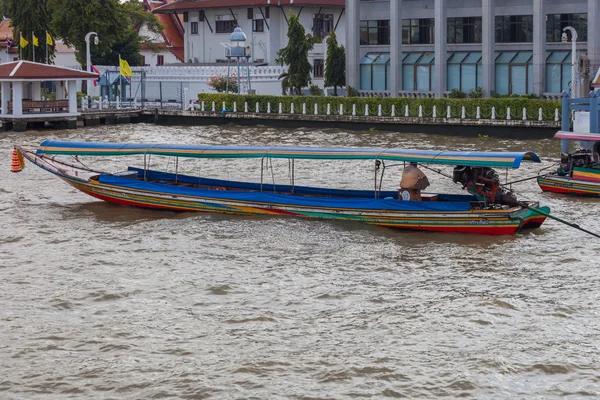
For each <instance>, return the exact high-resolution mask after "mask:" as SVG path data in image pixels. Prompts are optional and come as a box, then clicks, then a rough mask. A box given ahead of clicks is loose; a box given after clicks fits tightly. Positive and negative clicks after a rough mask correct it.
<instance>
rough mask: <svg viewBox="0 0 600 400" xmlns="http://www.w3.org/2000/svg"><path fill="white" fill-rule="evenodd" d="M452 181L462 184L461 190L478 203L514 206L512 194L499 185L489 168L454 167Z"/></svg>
mask: <svg viewBox="0 0 600 400" xmlns="http://www.w3.org/2000/svg"><path fill="white" fill-rule="evenodd" d="M452 180H453V181H454V182H455V183H462V185H463V189H467V191H468V192H469V193H471V194H472V195H474V196H475V197H476V198H477V200H478V201H481V202H483V203H485V204H486V205H490V204H501V205H508V206H514V205H516V204H518V203H517V199H516V197H515V195H514V194H513V193H512V192H508V191H506V190H505V189H504V188H503V187H502V186H501V185H500V177H499V176H498V173H497V172H496V171H495V170H494V169H492V168H489V167H467V166H462V165H459V166H456V167H454V171H453V175H452Z"/></svg>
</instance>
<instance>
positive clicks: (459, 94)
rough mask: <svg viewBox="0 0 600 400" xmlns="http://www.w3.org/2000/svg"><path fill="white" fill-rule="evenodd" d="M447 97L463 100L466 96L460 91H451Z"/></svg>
mask: <svg viewBox="0 0 600 400" xmlns="http://www.w3.org/2000/svg"><path fill="white" fill-rule="evenodd" d="M448 97H449V98H451V99H464V98H465V97H467V95H466V94H465V92H463V91H462V90H460V89H452V91H451V92H450V94H449V95H448Z"/></svg>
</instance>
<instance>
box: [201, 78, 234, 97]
mask: <svg viewBox="0 0 600 400" xmlns="http://www.w3.org/2000/svg"><path fill="white" fill-rule="evenodd" d="M208 86H210V87H212V88H213V89H214V90H216V91H217V92H219V93H223V92H225V91H227V89H229V92H230V93H237V92H238V79H237V76H236V75H231V76H230V77H229V85H228V84H227V77H226V76H225V75H217V76H212V77H211V78H210V80H209V81H208Z"/></svg>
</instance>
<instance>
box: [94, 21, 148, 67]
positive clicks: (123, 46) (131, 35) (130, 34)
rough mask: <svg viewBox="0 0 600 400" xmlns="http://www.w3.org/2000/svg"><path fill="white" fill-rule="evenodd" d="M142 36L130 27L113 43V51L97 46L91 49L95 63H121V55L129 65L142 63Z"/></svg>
mask: <svg viewBox="0 0 600 400" xmlns="http://www.w3.org/2000/svg"><path fill="white" fill-rule="evenodd" d="M140 41H141V38H140V35H138V33H137V32H136V31H135V30H133V29H131V28H130V29H128V30H127V31H126V33H125V34H124V36H123V37H122V38H120V39H119V40H118V41H117V42H115V43H114V44H113V45H112V48H111V51H109V52H104V53H103V52H101V50H100V49H98V48H97V47H95V46H92V48H91V50H90V56H91V59H92V60H93V62H92V63H93V64H97V65H119V56H121V58H122V59H124V60H126V61H127V62H128V63H129V65H131V66H135V65H142V55H141V54H140V48H141V43H140Z"/></svg>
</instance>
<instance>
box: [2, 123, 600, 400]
mask: <svg viewBox="0 0 600 400" xmlns="http://www.w3.org/2000/svg"><path fill="white" fill-rule="evenodd" d="M46 138H58V139H65V140H97V141H120V142H125V141H135V142H141V141H145V142H178V143H210V144H239V145H254V144H257V145H266V144H273V145H306V146H361V147H362V146H364V147H367V146H373V147H376V146H386V147H404V148H419V149H451V150H469V149H472V150H532V151H536V152H537V153H538V154H539V155H540V156H541V157H542V158H543V160H544V162H543V163H542V164H527V165H524V167H523V168H521V169H519V170H517V171H510V172H509V175H508V178H509V179H518V178H522V177H528V176H533V175H535V174H536V172H537V171H538V170H539V169H541V168H544V167H549V166H551V165H552V163H554V162H556V161H557V159H558V151H559V143H558V142H556V141H552V140H535V141H534V140H514V139H495V138H486V137H485V136H482V137H480V138H460V137H444V136H436V135H420V134H399V133H393V132H377V131H375V132H371V131H363V132H346V131H340V130H335V129H324V130H318V129H303V128H298V129H296V130H289V129H274V128H267V127H251V128H250V127H239V126H233V125H228V126H218V127H216V126H204V127H177V126H170V127H165V126H155V125H146V124H138V125H119V126H101V127H95V128H85V129H77V130H72V131H52V130H49V131H36V132H27V133H25V134H16V133H3V134H2V136H0V166H1V168H0V371H1V373H0V398H2V399H96V398H103V399H152V398H156V399H158V398H178V399H351V398H359V399H362V398H373V399H382V398H414V399H437V398H458V397H464V398H474V399H579V398H599V397H600V311H599V310H600V298H599V297H600V273H599V271H600V262H599V260H600V257H599V255H600V240H599V239H596V238H594V237H592V236H588V235H586V234H585V233H582V232H580V231H577V230H574V229H572V228H569V227H566V226H564V225H561V224H560V223H558V222H555V221H547V222H546V223H545V224H544V225H543V226H542V228H540V229H537V230H534V231H532V232H530V233H527V234H522V235H515V236H506V237H482V236H473V235H451V234H431V233H429V234H428V233H415V232H400V231H393V230H389V229H385V228H379V227H371V226H365V225H361V224H352V223H335V222H327V221H310V220H300V219H293V218H289V219H287V218H242V217H233V216H222V215H202V214H194V213H182V214H178V213H170V212H158V211H148V210H142V209H134V208H125V207H120V206H115V205H111V204H108V203H104V202H101V201H98V200H95V199H93V198H91V197H88V196H86V195H84V194H82V193H80V192H77V191H76V190H74V189H72V188H71V187H69V186H67V185H66V184H65V183H63V182H62V181H60V180H59V179H57V178H55V177H53V176H51V175H49V174H48V173H46V172H44V171H42V170H41V169H39V168H36V167H34V166H31V165H28V166H27V167H26V168H25V170H24V171H23V172H21V173H19V174H12V173H11V172H9V169H10V156H11V150H12V145H13V144H15V143H18V144H28V145H37V144H39V143H40V142H41V141H42V140H44V139H46ZM86 160H88V159H86ZM93 162H96V163H98V162H102V164H101V165H103V166H109V167H117V166H119V165H120V163H121V162H122V160H121V159H113V158H105V159H102V160H96V161H94V160H90V163H93ZM157 162H158V161H157ZM254 164H256V161H254V162H248V161H243V162H242V161H240V163H238V162H237V161H229V162H225V163H223V162H221V163H219V162H210V161H203V162H202V163H199V164H193V165H192V164H189V165H188V166H187V167H188V168H189V169H190V170H196V168H197V170H198V171H202V173H203V174H205V175H206V176H211V177H217V176H220V177H224V178H229V179H237V178H249V177H254V178H256V176H257V174H258V176H260V167H259V166H257V165H254ZM157 165H158V164H157ZM274 167H275V168H274V170H275V171H276V172H275V173H274V175H273V178H275V179H277V180H281V181H282V182H285V179H288V175H287V173H288V169H287V162H285V163H283V162H280V163H279V164H277V165H275V166H274ZM370 168H371V164H365V163H362V162H359V163H346V162H343V163H335V162H333V163H332V162H329V163H315V164H310V163H309V162H307V163H302V162H298V163H297V164H296V178H297V180H298V182H297V183H298V184H302V183H307V184H329V185H330V186H338V187H348V188H371V187H372V175H371V174H372V170H371V169H370ZM427 174H428V176H429V177H430V180H431V182H432V188H431V189H432V190H442V191H453V192H456V193H460V187H458V186H457V185H455V184H453V183H452V182H450V181H449V180H448V179H447V178H444V177H441V176H438V175H436V174H434V173H432V172H427ZM502 174H504V172H502ZM388 178H389V179H387V180H386V185H387V187H389V188H392V187H394V186H393V185H397V182H398V179H399V174H398V171H395V172H394V171H391V172H390V174H389V176H388ZM396 187H397V186H396ZM515 189H517V191H518V192H519V194H520V195H521V198H523V199H538V200H539V201H540V202H541V203H542V204H544V205H549V206H550V207H551V209H552V212H553V214H555V215H556V216H559V217H561V218H564V219H566V220H569V221H572V222H576V223H579V224H581V225H582V226H585V227H586V228H587V229H590V230H592V231H595V232H600V220H599V218H598V215H599V214H600V199H598V200H591V199H588V200H585V199H575V198H567V197H563V196H559V195H552V194H544V193H541V191H540V190H539V188H538V186H537V184H536V183H535V181H527V182H523V183H522V184H518V185H517V186H515Z"/></svg>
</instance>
